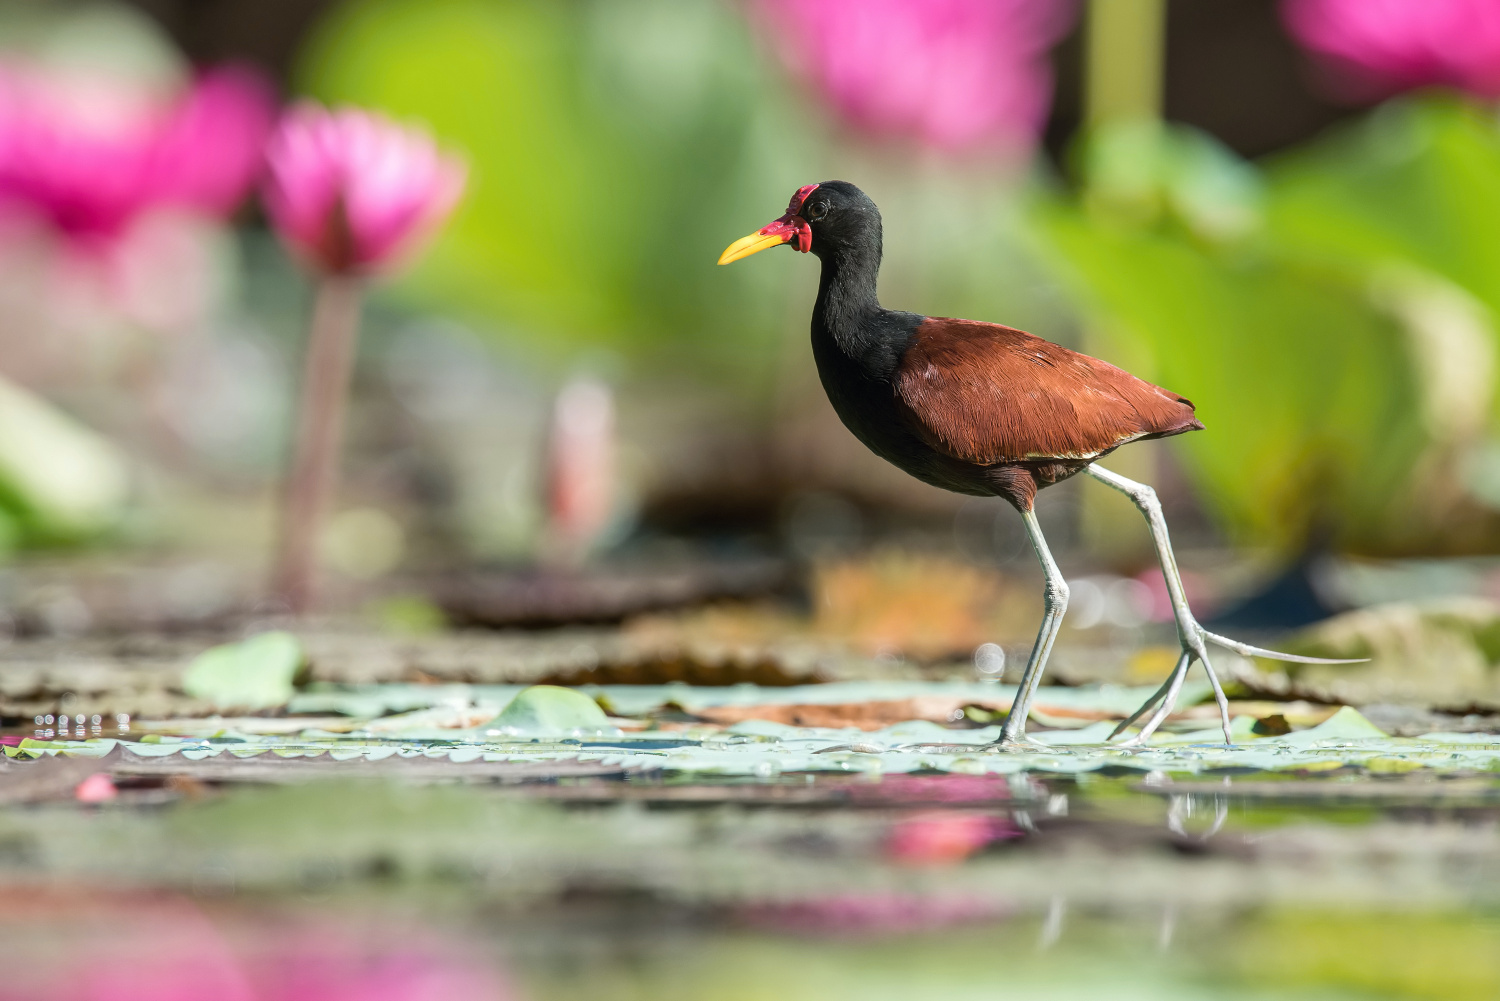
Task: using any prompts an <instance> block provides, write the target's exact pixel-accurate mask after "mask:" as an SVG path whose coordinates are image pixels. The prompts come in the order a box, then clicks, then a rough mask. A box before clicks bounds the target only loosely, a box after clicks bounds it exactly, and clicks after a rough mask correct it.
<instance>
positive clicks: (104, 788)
mask: <svg viewBox="0 0 1500 1001" xmlns="http://www.w3.org/2000/svg"><path fill="white" fill-rule="evenodd" d="M119 794H120V793H119V790H117V789H116V788H115V783H114V780H112V779H111V778H110V777H109V776H108V775H106V774H105V773H104V772H95V773H94V774H92V775H90V776H89V777H88V778H86V779H84V780H83V781H82V782H80V783H78V785H77V786H76V787H75V788H74V789H73V798H74V799H76V800H78V802H80V803H107V802H109V801H110V800H112V799H114V798H115V797H116V796H118V795H119Z"/></svg>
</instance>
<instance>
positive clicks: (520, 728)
mask: <svg viewBox="0 0 1500 1001" xmlns="http://www.w3.org/2000/svg"><path fill="white" fill-rule="evenodd" d="M490 726H491V727H493V728H495V729H497V730H502V731H505V732H508V733H512V734H517V735H522V736H532V735H545V734H557V733H571V732H573V731H587V732H598V731H600V730H611V729H612V728H611V727H610V725H609V718H608V717H606V716H605V715H604V710H603V709H600V708H599V704H598V703H597V702H595V701H594V700H593V699H591V698H589V697H588V696H587V695H584V694H583V693H582V692H580V691H577V690H576V689H573V688H563V687H562V686H560V685H532V686H531V687H530V688H526V689H523V690H522V691H521V692H520V694H518V695H517V696H516V697H515V698H513V699H511V700H510V704H509V705H507V706H506V707H505V708H504V709H503V710H501V712H500V715H499V716H496V717H495V719H494V720H493V721H492V722H491V723H490Z"/></svg>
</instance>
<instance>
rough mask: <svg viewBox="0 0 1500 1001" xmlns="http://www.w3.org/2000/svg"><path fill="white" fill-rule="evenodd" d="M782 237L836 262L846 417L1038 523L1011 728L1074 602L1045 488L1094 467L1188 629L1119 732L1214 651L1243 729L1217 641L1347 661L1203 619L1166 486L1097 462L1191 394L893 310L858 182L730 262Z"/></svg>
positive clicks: (1022, 716)
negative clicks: (1055, 545)
mask: <svg viewBox="0 0 1500 1001" xmlns="http://www.w3.org/2000/svg"><path fill="white" fill-rule="evenodd" d="M782 244H790V245H791V246H793V247H795V248H796V249H797V250H799V251H801V252H802V253H804V254H805V253H808V252H809V251H810V252H812V253H814V254H816V255H817V256H818V257H819V258H820V259H821V260H822V262H823V276H822V279H821V280H820V281H819V283H818V299H817V302H816V303H814V304H813V314H812V349H813V359H814V360H815V361H816V363H817V366H818V376H819V377H820V378H821V379H822V382H823V389H824V390H825V391H826V392H827V393H828V399H829V401H830V402H831V403H832V404H833V409H834V410H835V411H837V412H838V415H839V417H840V419H842V420H843V422H844V424H845V426H846V427H848V428H849V430H850V431H852V432H854V436H855V437H856V438H858V439H859V440H860V441H862V442H864V443H865V445H866V446H867V447H869V448H870V450H871V451H873V452H875V454H877V455H879V456H881V457H882V458H884V459H887V460H889V461H890V462H892V463H894V464H895V465H897V466H899V467H900V468H901V469H904V470H905V471H906V472H908V473H910V474H911V475H913V476H915V477H916V478H917V479H919V480H922V481H924V482H926V483H931V484H932V485H933V486H937V487H942V488H944V489H947V490H954V491H957V492H959V493H964V494H977V495H980V496H999V497H1003V498H1005V499H1006V500H1008V501H1009V502H1010V503H1011V504H1013V505H1014V506H1015V508H1016V510H1017V511H1019V512H1020V514H1021V519H1022V520H1023V521H1024V522H1025V524H1026V534H1027V535H1028V537H1029V538H1030V539H1031V545H1032V547H1033V548H1034V549H1035V550H1036V555H1037V559H1039V560H1040V561H1041V564H1042V572H1043V574H1044V575H1045V576H1046V580H1047V585H1046V591H1045V594H1044V604H1045V609H1046V611H1045V613H1044V615H1043V617H1042V627H1041V631H1040V632H1039V633H1038V634H1037V638H1036V645H1035V646H1033V647H1032V650H1031V656H1030V657H1029V658H1028V659H1027V661H1026V669H1025V671H1024V672H1023V673H1022V675H1021V684H1020V689H1019V691H1018V692H1017V693H1016V699H1015V703H1014V705H1013V706H1012V707H1011V711H1010V714H1009V716H1007V718H1006V721H1005V727H1004V729H1003V730H1002V731H1001V737H1000V741H999V743H1001V744H1007V745H1015V744H1021V743H1023V742H1025V741H1026V739H1027V738H1026V716H1027V713H1028V711H1029V709H1030V706H1031V701H1032V698H1033V697H1034V696H1035V694H1036V689H1037V685H1038V684H1039V683H1040V681H1041V677H1042V670H1043V668H1044V667H1045V666H1046V663H1047V656H1048V654H1049V653H1050V652H1051V650H1052V643H1053V641H1054V640H1055V639H1056V638H1057V631H1058V628H1059V627H1060V626H1061V624H1062V617H1063V612H1064V610H1065V609H1066V608H1067V604H1068V585H1067V582H1066V581H1065V580H1064V579H1063V575H1062V571H1060V570H1059V569H1058V568H1057V564H1056V562H1054V561H1053V559H1052V554H1051V553H1050V552H1049V551H1048V549H1047V542H1046V539H1044V538H1043V537H1042V530H1041V527H1040V526H1039V525H1038V524H1037V520H1036V514H1035V512H1034V510H1033V502H1034V500H1035V498H1036V492H1037V491H1038V490H1039V489H1041V488H1042V487H1046V486H1051V485H1052V484H1054V483H1059V482H1061V481H1062V480H1065V479H1067V478H1068V477H1070V476H1072V475H1074V474H1075V473H1078V472H1088V473H1089V474H1090V475H1091V476H1093V477H1094V478H1095V479H1097V480H1099V481H1100V482H1102V483H1104V484H1105V485H1107V486H1110V487H1113V488H1114V489H1116V490H1118V491H1120V492H1121V493H1123V494H1125V495H1126V496H1128V497H1129V498H1130V499H1131V500H1132V501H1134V502H1135V505H1136V507H1138V508H1139V509H1140V511H1141V513H1142V514H1143V515H1145V517H1146V523H1147V525H1148V526H1149V528H1150V530H1151V537H1152V540H1153V541H1154V542H1155V543H1156V555H1157V559H1158V560H1160V562H1161V569H1162V575H1163V576H1164V577H1165V578H1166V582H1167V591H1168V593H1169V594H1170V595H1171V599H1172V608H1173V609H1174V612H1175V616H1176V620H1177V635H1178V639H1179V640H1180V642H1181V644H1182V653H1181V655H1180V656H1179V657H1178V658H1177V663H1176V666H1175V667H1174V668H1173V670H1172V673H1171V674H1170V675H1169V676H1168V678H1167V680H1166V682H1164V683H1163V684H1162V686H1161V688H1160V689H1158V690H1157V692H1156V693H1155V694H1154V695H1153V696H1152V697H1151V698H1149V699H1147V700H1146V702H1145V704H1144V705H1142V706H1141V707H1140V708H1139V709H1138V710H1136V712H1135V713H1134V714H1133V715H1131V716H1130V717H1129V718H1128V719H1126V720H1124V721H1123V722H1122V723H1121V724H1120V725H1119V727H1117V728H1116V730H1115V732H1114V733H1113V734H1111V735H1110V736H1111V737H1113V736H1115V735H1117V734H1119V733H1120V732H1122V731H1123V730H1124V729H1125V728H1126V727H1128V726H1129V725H1130V724H1132V723H1134V722H1135V721H1136V720H1138V719H1139V718H1140V717H1142V716H1144V715H1145V714H1146V713H1147V712H1149V711H1150V710H1151V709H1152V707H1153V706H1155V707H1156V711H1155V712H1154V713H1152V715H1151V717H1150V718H1149V719H1148V720H1147V721H1146V723H1145V725H1144V726H1142V727H1141V730H1140V732H1139V733H1138V734H1136V735H1134V736H1133V737H1131V738H1130V740H1129V741H1127V743H1132V742H1133V743H1139V742H1142V741H1144V740H1145V739H1146V738H1147V737H1149V736H1150V735H1151V734H1152V733H1153V732H1154V731H1155V730H1156V728H1157V727H1158V726H1160V725H1161V723H1162V721H1163V720H1164V719H1166V718H1167V715H1168V714H1169V713H1170V712H1171V711H1172V708H1173V706H1174V705H1175V704H1176V701H1177V695H1178V693H1179V692H1180V691H1181V689H1182V682H1183V679H1184V678H1185V677H1186V676H1187V672H1188V668H1189V667H1191V666H1192V663H1193V661H1195V660H1198V661H1202V663H1203V668H1204V670H1205V671H1206V672H1207V673H1208V678H1209V682H1210V683H1211V684H1212V685H1213V690H1214V695H1215V697H1216V698H1217V699H1218V703H1219V711H1220V715H1221V718H1222V722H1223V725H1224V739H1225V740H1226V741H1231V737H1230V732H1229V704H1228V701H1227V700H1226V699H1225V697H1224V689H1223V688H1222V687H1221V686H1220V684H1219V679H1218V677H1217V676H1216V675H1215V674H1214V669H1213V665H1212V664H1211V663H1210V662H1209V659H1208V643H1209V642H1210V641H1212V642H1214V643H1217V644H1220V645H1221V646H1224V647H1227V648H1229V649H1231V650H1234V651H1236V652H1238V653H1240V654H1243V655H1246V656H1249V655H1251V654H1255V655H1258V656H1262V657H1271V658H1275V659H1277V660H1286V661H1297V662H1301V663H1309V664H1327V663H1345V662H1343V661H1330V660H1323V659H1320V658H1314V657H1299V656H1295V655H1292V654H1285V653H1278V652H1276V651H1273V650H1263V649H1261V648H1259V647H1253V646H1250V645H1248V644H1245V643H1240V642H1237V641H1235V640H1232V639H1228V638H1226V637H1223V636H1219V635H1216V634H1214V633H1211V632H1209V631H1208V630H1206V629H1204V628H1203V627H1202V626H1200V625H1199V624H1198V621H1197V619H1195V618H1194V617H1193V613H1192V611H1191V609H1189V608H1188V604H1187V600H1186V598H1185V597H1184V594H1183V588H1182V576H1181V574H1180V573H1179V572H1178V570H1177V560H1176V557H1174V556H1173V554H1172V544H1171V542H1170V540H1169V539H1168V538H1167V523H1166V520H1165V519H1164V518H1163V517H1162V511H1161V504H1160V503H1159V502H1158V501H1157V499H1156V492H1155V491H1154V490H1152V489H1151V487H1149V486H1147V485H1146V484H1144V483H1137V482H1135V481H1134V480H1128V479H1126V478H1125V477H1123V476H1120V475H1118V474H1116V473H1112V472H1110V471H1108V470H1106V469H1102V468H1100V467H1099V466H1097V465H1095V462H1096V461H1097V460H1098V459H1100V458H1102V457H1103V456H1105V455H1108V454H1109V453H1110V452H1112V451H1114V450H1115V449H1116V448H1119V447H1120V446H1121V445H1124V444H1126V443H1127V442H1132V441H1142V440H1144V439H1148V438H1166V437H1169V436H1171V435H1175V434H1182V433H1183V432H1185V431H1198V430H1201V429H1202V428H1203V425H1202V424H1201V423H1199V421H1198V420H1197V418H1195V417H1194V416H1193V404H1192V403H1191V402H1189V401H1188V400H1185V399H1183V398H1182V397H1180V396H1178V395H1177V394H1176V393H1170V392H1168V391H1167V390H1165V389H1161V388H1159V387H1157V386H1153V385H1151V384H1150V383H1149V382H1144V381H1142V380H1140V379H1137V378H1136V377H1135V376H1133V375H1131V374H1129V373H1128V372H1124V371H1122V370H1120V369H1118V368H1115V367H1114V366H1113V365H1110V364H1108V363H1107V362H1102V361H1099V360H1098V359H1096V358H1090V357H1089V356H1087V355H1082V354H1078V353H1077V352H1075V351H1069V350H1068V349H1067V348H1063V347H1059V346H1058V345H1056V344H1053V343H1051V342H1050V341H1045V340H1043V339H1042V338H1040V337H1034V336H1032V335H1031V334H1028V333H1025V332H1024V331H1020V330H1016V329H1014V328H1012V327H1005V326H1001V325H1000V324H998V323H981V322H978V321H975V320H954V319H948V318H945V317H931V316H923V315H921V314H919V313H906V312H901V311H899V310H893V309H885V308H884V307H882V306H881V305H880V301H879V299H878V298H877V297H876V293H875V285H876V279H877V277H878V275H879V272H880V254H881V227H880V210H879V209H877V208H876V207H875V203H874V202H873V201H871V200H870V198H869V196H868V195H866V194H865V193H864V192H863V191H861V190H859V188H856V187H855V186H854V185H852V184H850V183H848V182H847V181H825V182H823V183H822V184H808V185H805V186H804V187H801V188H798V189H797V192H796V194H794V195H793V196H792V201H791V204H790V205H788V206H787V210H786V214H785V215H783V216H782V217H781V218H779V219H777V220H776V221H774V222H772V223H770V224H769V225H767V226H765V227H763V228H762V229H760V230H758V231H756V232H755V233H752V234H750V235H749V236H747V237H745V238H744V239H741V240H736V241H735V242H734V243H732V244H730V246H729V248H728V249H727V250H725V251H724V253H723V255H722V256H720V258H719V263H720V264H730V263H732V262H734V261H737V260H739V259H740V258H742V257H748V256H750V255H751V254H754V253H758V252H760V251H762V250H766V249H768V248H770V247H776V246H780V245H782ZM1158 703H1159V705H1158Z"/></svg>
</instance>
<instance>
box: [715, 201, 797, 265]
mask: <svg viewBox="0 0 1500 1001" xmlns="http://www.w3.org/2000/svg"><path fill="white" fill-rule="evenodd" d="M815 188H817V185H816V184H804V185H803V186H802V187H800V188H798V189H797V193H796V194H794V195H792V200H791V202H790V203H788V205H787V207H786V215H784V216H782V217H781V218H780V219H777V220H776V221H775V222H773V223H770V224H769V225H766V226H762V227H761V228H760V229H758V230H756V231H755V232H754V233H751V234H750V235H749V236H747V237H743V238H742V239H739V240H736V241H735V242H734V243H732V244H730V245H729V248H728V249H727V250H725V251H724V253H723V254H721V255H720V256H719V263H720V264H730V263H732V262H734V261H737V260H740V259H741V258H743V257H748V256H750V255H751V254H755V253H759V252H760V251H762V250H765V249H766V248H768V247H775V246H780V245H781V244H783V243H789V244H791V245H792V246H793V247H795V248H796V249H797V250H798V251H800V252H802V253H804V254H805V253H807V252H808V251H810V250H812V227H811V226H809V225H808V223H807V220H806V219H804V218H802V215H801V212H802V205H803V203H804V202H806V201H807V196H808V195H810V194H812V193H813V190H814V189H815Z"/></svg>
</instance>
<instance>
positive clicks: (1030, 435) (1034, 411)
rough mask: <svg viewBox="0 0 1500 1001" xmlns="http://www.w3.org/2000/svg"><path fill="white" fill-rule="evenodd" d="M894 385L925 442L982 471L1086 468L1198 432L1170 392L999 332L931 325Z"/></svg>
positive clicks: (920, 331) (993, 326)
mask: <svg viewBox="0 0 1500 1001" xmlns="http://www.w3.org/2000/svg"><path fill="white" fill-rule="evenodd" d="M894 382H895V390H896V396H897V399H898V400H899V401H900V404H901V407H902V410H903V411H904V413H905V414H906V416H907V418H908V420H909V421H910V422H911V423H912V425H913V429H914V430H915V431H916V432H917V434H918V435H919V436H920V437H921V438H922V440H923V441H925V442H927V444H928V445H930V446H932V447H933V448H935V449H937V450H938V451H940V452H942V453H944V454H946V455H949V456H952V457H953V458H956V459H962V460H964V461H967V462H973V463H976V464H980V465H993V464H995V463H1004V462H1023V461H1038V460H1045V459H1090V458H1093V457H1095V456H1097V455H1099V454H1101V453H1103V452H1106V451H1108V450H1110V449H1112V448H1114V447H1116V446H1117V445H1123V444H1124V443H1125V442H1127V441H1133V440H1135V439H1139V438H1162V437H1166V436H1167V435H1174V434H1181V433H1182V432H1184V431H1195V430H1198V429H1200V428H1202V427H1203V425H1202V424H1201V423H1199V422H1198V420H1197V419H1195V418H1194V417H1193V405H1192V403H1191V402H1189V401H1188V400H1185V399H1183V398H1182V397H1180V396H1178V395H1177V394H1176V393H1170V392H1168V391H1166V390H1165V389H1161V388H1160V387H1158V386H1153V385H1152V384H1151V383H1149V382H1146V381H1144V380H1142V379H1137V378H1136V377H1135V376H1133V375H1131V374H1130V373H1129V372H1126V371H1123V370H1122V369H1118V368H1115V367H1114V366H1113V365H1111V364H1109V363H1108V362H1102V361H1100V360H1099V359H1097V358H1090V357H1089V356H1088V355H1083V354H1079V353H1078V352H1076V351H1069V350H1068V349H1067V348H1064V347H1061V346H1059V345H1056V344H1053V343H1052V342H1051V341H1046V340H1043V339H1042V338H1040V337H1034V336H1032V335H1031V334H1028V333H1026V332H1025V331H1023V330H1016V329H1015V328H1013V327H1005V326H1001V325H1000V324H998V323H980V322H978V321H975V320H951V319H947V318H940V317H932V318H929V319H928V320H927V321H926V322H925V323H923V324H922V325H921V326H920V327H918V328H917V336H916V339H915V340H914V341H913V342H912V344H911V346H910V347H908V348H907V350H906V353H905V355H904V356H903V357H902V359H901V363H900V366H899V367H898V369H897V372H896V378H895V380H894Z"/></svg>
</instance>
